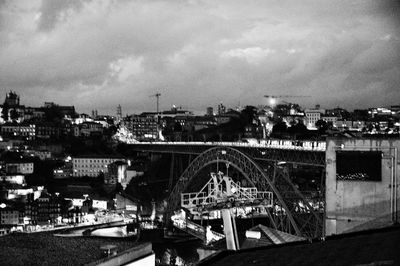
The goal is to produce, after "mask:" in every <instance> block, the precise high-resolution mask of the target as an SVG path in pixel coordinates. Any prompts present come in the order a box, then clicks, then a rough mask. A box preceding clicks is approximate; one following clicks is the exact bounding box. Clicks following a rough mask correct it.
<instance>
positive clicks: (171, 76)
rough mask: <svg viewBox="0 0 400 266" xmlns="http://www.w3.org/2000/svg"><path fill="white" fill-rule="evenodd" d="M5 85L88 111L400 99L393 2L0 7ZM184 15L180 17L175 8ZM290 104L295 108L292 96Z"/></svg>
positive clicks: (1, 81)
mask: <svg viewBox="0 0 400 266" xmlns="http://www.w3.org/2000/svg"><path fill="white" fill-rule="evenodd" d="M0 10H1V11H0V39H1V40H3V41H2V42H1V43H0V85H1V89H2V90H1V93H2V94H3V95H4V96H5V94H6V93H7V92H8V91H9V90H13V91H16V92H17V93H18V94H19V95H21V103H22V104H25V105H28V106H41V105H42V104H43V102H44V101H53V102H55V103H58V104H60V105H63V104H66V105H67V104H73V105H75V107H76V109H77V110H79V111H81V112H90V110H92V109H97V110H98V111H99V113H109V114H114V113H115V112H116V106H117V105H118V104H121V106H122V108H123V113H124V114H130V113H137V112H140V110H142V111H153V110H155V106H156V103H155V99H154V98H152V97H149V96H150V95H153V94H155V93H156V92H160V93H161V98H160V110H166V109H169V108H170V107H171V106H172V105H173V104H175V105H177V106H182V107H183V108H185V109H190V110H194V111H196V112H205V108H206V107H207V106H213V107H214V108H215V107H216V106H217V105H218V104H219V103H220V102H223V103H224V104H225V105H226V106H228V107H234V106H237V105H238V103H239V102H240V103H242V104H243V105H262V104H266V99H265V98H262V96H263V95H265V94H272V95H274V94H275V95H276V94H278V95H279V94H285V95H286V94H292V95H310V96H312V97H310V98H302V99H296V102H298V103H299V104H300V105H302V106H303V107H312V106H314V105H315V104H320V105H321V106H324V107H327V108H331V107H336V106H340V107H343V108H346V109H350V110H353V109H357V108H367V107H372V106H388V105H395V104H399V99H400V90H399V89H398V84H399V83H400V68H399V66H398V64H396V63H397V62H399V61H400V54H399V50H400V49H399V48H400V35H399V31H398V28H399V27H398V26H399V20H398V18H399V17H400V16H399V10H400V9H399V4H398V2H395V1H379V2H376V1H305V2H304V1H302V2H301V3H299V2H298V1H266V2H264V1H251V2H246V3H244V2H240V1H222V2H220V1H219V2H218V3H214V2H213V1H151V2H149V1H132V2H131V1H82V2H80V1H0ZM177 10H179V11H177ZM327 96H328V97H327ZM288 101H291V100H290V99H289V100H288Z"/></svg>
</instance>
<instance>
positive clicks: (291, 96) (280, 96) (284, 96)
mask: <svg viewBox="0 0 400 266" xmlns="http://www.w3.org/2000/svg"><path fill="white" fill-rule="evenodd" d="M264 97H265V98H269V99H270V100H269V102H270V104H271V105H275V104H276V101H277V99H279V98H307V97H311V96H309V95H264Z"/></svg>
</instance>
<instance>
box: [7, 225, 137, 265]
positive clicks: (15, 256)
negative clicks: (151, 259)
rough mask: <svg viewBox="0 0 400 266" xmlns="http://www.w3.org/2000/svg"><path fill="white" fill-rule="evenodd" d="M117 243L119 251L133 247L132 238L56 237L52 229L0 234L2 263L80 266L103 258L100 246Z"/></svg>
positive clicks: (134, 244)
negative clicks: (27, 232) (49, 230)
mask: <svg viewBox="0 0 400 266" xmlns="http://www.w3.org/2000/svg"><path fill="white" fill-rule="evenodd" d="M104 245H116V246H117V250H118V252H122V251H124V250H127V249H129V248H132V247H134V246H136V245H137V244H136V243H135V241H134V240H132V239H129V238H126V239H116V238H95V237H58V236H53V232H40V233H32V234H26V233H13V234H10V235H6V236H3V237H0V247H1V250H0V264H1V265H83V264H87V263H90V262H93V261H96V260H99V259H101V258H102V254H101V250H100V247H101V246H104Z"/></svg>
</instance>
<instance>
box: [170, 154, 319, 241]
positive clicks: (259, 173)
mask: <svg viewBox="0 0 400 266" xmlns="http://www.w3.org/2000/svg"><path fill="white" fill-rule="evenodd" d="M217 162H219V163H229V166H232V167H234V168H236V169H237V170H238V171H239V172H241V174H242V175H243V176H244V177H245V178H246V179H247V181H248V182H250V184H251V185H252V186H254V187H257V188H258V189H259V190H262V191H271V192H273V194H274V203H275V206H274V208H273V211H272V214H271V215H270V218H271V224H272V225H273V226H274V227H275V228H276V229H278V230H281V231H284V232H287V233H291V234H295V235H298V236H303V237H307V238H313V237H318V236H320V234H321V230H320V228H322V221H321V219H319V217H318V214H316V213H314V211H313V208H311V206H308V207H309V208H308V210H309V212H308V215H307V216H308V218H307V219H304V213H302V214H299V213H297V212H296V211H295V209H296V208H298V206H295V205H296V202H298V201H297V200H296V201H293V198H296V199H298V198H303V199H304V197H303V196H302V195H301V192H299V191H298V190H294V191H293V190H292V191H291V192H292V193H289V194H291V196H289V197H288V196H287V195H288V193H287V191H285V192H283V191H280V189H279V187H278V186H276V184H275V183H276V182H275V181H273V180H271V179H270V177H269V176H268V175H267V173H266V172H265V171H264V170H263V168H262V167H261V166H260V165H259V164H257V163H256V162H255V161H254V160H253V159H251V158H250V157H249V156H247V155H246V154H244V153H243V152H241V151H239V150H237V149H234V148H231V147H213V148H210V149H208V150H206V151H205V152H203V153H201V154H200V155H199V156H198V157H196V158H195V159H194V160H193V161H192V162H191V163H190V165H189V166H188V167H187V168H186V170H185V171H184V172H183V173H182V175H181V176H180V178H179V180H178V181H177V183H176V185H175V187H174V188H173V190H172V191H171V193H170V196H169V198H168V205H167V210H166V214H167V217H168V216H169V215H171V213H172V212H173V211H174V210H177V209H179V208H180V201H181V193H183V192H186V191H187V190H188V189H189V188H190V185H191V183H192V181H194V180H195V179H196V175H197V174H198V173H199V172H200V171H201V170H202V169H203V168H205V167H206V166H208V165H210V164H213V163H217ZM275 171H277V169H276V168H275V169H274V172H275ZM278 171H279V170H278ZM283 176H284V175H283V173H279V174H276V175H274V179H275V178H279V177H280V178H281V179H282V180H284V181H288V179H287V178H284V177H283ZM288 187H290V186H288V185H287V186H286V187H285V190H286V189H287V188H288ZM292 187H293V186H292ZM282 192H283V193H282ZM293 193H295V194H296V195H297V196H296V197H293ZM285 197H286V198H285ZM304 202H307V201H306V200H305V201H304Z"/></svg>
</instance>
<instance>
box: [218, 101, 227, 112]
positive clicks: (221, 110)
mask: <svg viewBox="0 0 400 266" xmlns="http://www.w3.org/2000/svg"><path fill="white" fill-rule="evenodd" d="M225 112H226V107H225V105H223V104H222V102H221V103H220V104H219V105H218V115H223V114H225Z"/></svg>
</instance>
